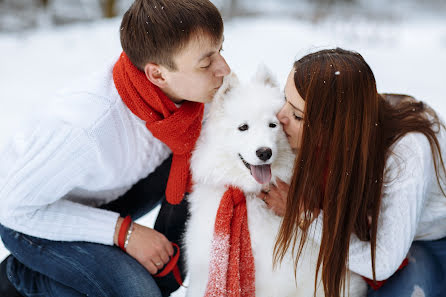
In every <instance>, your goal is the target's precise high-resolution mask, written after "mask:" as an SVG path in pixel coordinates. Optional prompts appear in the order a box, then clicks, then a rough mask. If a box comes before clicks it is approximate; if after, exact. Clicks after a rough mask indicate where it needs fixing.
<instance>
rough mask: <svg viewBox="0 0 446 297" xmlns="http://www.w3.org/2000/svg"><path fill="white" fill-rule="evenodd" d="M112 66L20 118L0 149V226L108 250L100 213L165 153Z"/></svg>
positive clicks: (106, 224) (110, 222)
mask: <svg viewBox="0 0 446 297" xmlns="http://www.w3.org/2000/svg"><path fill="white" fill-rule="evenodd" d="M112 68H113V65H111V66H110V67H109V69H107V71H104V72H103V73H98V74H94V75H92V76H91V77H88V78H86V79H84V80H83V81H81V82H79V85H78V86H76V87H73V88H72V90H71V91H65V92H63V93H62V94H60V95H59V96H57V97H56V98H55V99H51V100H42V101H41V102H39V105H40V106H41V107H42V108H40V109H39V110H41V111H35V112H34V113H33V114H32V115H31V116H28V117H24V118H23V123H22V124H21V125H20V127H14V128H13V127H11V129H14V130H15V132H14V136H13V137H12V138H10V139H9V140H8V142H6V144H5V145H3V146H2V147H0V224H2V225H4V226H6V227H8V228H11V229H14V230H16V231H19V232H22V233H25V234H28V235H31V236H35V237H40V238H46V239H50V240H61V241H88V242H96V243H102V244H107V245H112V244H113V234H114V231H115V225H116V221H117V218H118V216H119V214H118V213H114V212H110V211H107V210H102V209H99V208H97V206H99V205H101V204H104V203H107V202H109V201H112V200H114V199H116V198H118V197H119V196H120V195H122V194H124V193H125V192H126V191H127V190H128V189H129V188H130V187H131V186H132V185H133V184H135V183H136V182H137V181H138V180H140V179H141V178H144V177H146V176H147V175H148V174H149V173H151V172H153V171H154V170H155V169H156V167H158V166H159V165H160V164H161V163H162V162H163V161H164V160H165V159H166V158H167V157H168V156H169V154H170V150H169V148H168V147H167V146H166V145H164V144H163V143H162V142H161V141H159V140H158V139H156V138H155V137H153V135H152V134H151V133H150V131H148V129H147V128H146V127H145V123H144V122H143V121H142V120H140V119H139V118H137V117H136V116H135V115H134V114H133V113H132V112H131V111H130V110H129V109H128V108H127V107H126V105H125V104H124V103H123V101H122V100H121V98H120V96H119V94H118V92H117V91H116V88H115V85H114V83H113V78H112Z"/></svg>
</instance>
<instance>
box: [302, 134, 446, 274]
mask: <svg viewBox="0 0 446 297" xmlns="http://www.w3.org/2000/svg"><path fill="white" fill-rule="evenodd" d="M437 136H438V138H439V142H440V146H441V147H442V154H443V158H445V157H446V151H445V148H446V139H445V132H444V131H443V130H441V133H439V134H438V135H437ZM391 150H392V152H393V154H391V155H390V157H389V158H388V160H387V163H386V171H385V179H384V184H383V185H384V186H383V196H382V203H381V209H380V216H379V219H378V233H377V243H376V264H375V265H376V267H375V268H376V279H377V280H384V279H387V278H389V277H390V276H391V275H392V274H393V273H395V271H396V270H397V269H398V267H399V266H400V264H401V263H402V261H403V260H404V258H405V257H406V256H407V253H408V251H409V248H410V247H411V245H412V242H413V241H414V240H435V239H440V238H443V237H445V236H446V197H445V196H443V194H442V193H441V190H440V187H439V186H438V183H437V179H436V175H435V169H434V163H433V160H432V153H431V148H430V145H429V141H428V140H427V138H426V137H425V136H424V135H423V134H421V133H409V134H407V135H405V136H404V137H403V138H401V139H400V140H399V141H398V142H396V143H395V144H394V145H393V147H392V148H391ZM445 161H446V160H445ZM440 172H441V171H440ZM445 188H446V187H445V186H444V185H443V189H445ZM322 216H323V213H321V214H320V216H319V217H318V219H317V220H315V221H314V222H313V224H312V228H314V229H312V230H311V231H310V232H313V231H314V239H316V241H317V242H319V243H320V242H321V234H322ZM348 261H349V263H348V264H349V269H350V270H352V271H353V272H356V273H358V274H359V275H362V276H365V277H367V278H369V279H372V278H373V276H372V264H371V263H372V261H371V252H370V242H365V241H361V240H359V238H358V237H357V236H356V235H354V234H353V235H352V237H351V240H350V251H349V259H348ZM409 265H410V264H409Z"/></svg>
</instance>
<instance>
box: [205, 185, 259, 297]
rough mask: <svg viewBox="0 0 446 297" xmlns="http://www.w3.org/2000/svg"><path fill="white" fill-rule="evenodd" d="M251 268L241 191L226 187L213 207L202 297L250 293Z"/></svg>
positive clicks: (252, 293) (234, 296)
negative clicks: (215, 211)
mask: <svg viewBox="0 0 446 297" xmlns="http://www.w3.org/2000/svg"><path fill="white" fill-rule="evenodd" d="M254 296H255V268H254V257H253V255H252V249H251V239H250V236H249V230H248V214H247V208H246V199H245V195H244V194H243V192H242V191H241V190H239V189H237V188H234V187H229V188H228V190H227V191H226V192H225V193H224V195H223V198H222V200H221V202H220V206H219V208H218V211H217V217H216V219H215V226H214V239H213V241H212V247H211V262H210V267H209V279H208V283H207V287H206V294H205V297H254Z"/></svg>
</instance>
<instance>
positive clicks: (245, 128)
mask: <svg viewBox="0 0 446 297" xmlns="http://www.w3.org/2000/svg"><path fill="white" fill-rule="evenodd" d="M238 129H239V130H240V131H246V130H248V129H249V126H248V124H243V125H241V126H239V127H238Z"/></svg>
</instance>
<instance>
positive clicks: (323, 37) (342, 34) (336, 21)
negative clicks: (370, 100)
mask: <svg viewBox="0 0 446 297" xmlns="http://www.w3.org/2000/svg"><path fill="white" fill-rule="evenodd" d="M119 23H120V21H119V20H118V19H115V20H109V21H99V22H95V23H90V24H80V25H71V26H67V27H58V28H56V29H45V30H39V31H28V32H26V33H14V34H12V33H9V34H8V33H3V34H0V65H1V67H0V86H1V87H0V89H1V93H0V145H2V143H3V142H2V141H3V140H4V139H5V138H7V136H8V135H10V134H11V133H14V123H17V122H19V121H20V120H21V119H23V114H24V112H25V111H27V112H30V111H32V110H33V107H35V106H38V104H39V100H40V98H44V97H45V96H51V94H52V93H53V92H54V91H55V90H57V89H59V88H60V87H61V86H63V85H66V84H69V83H70V82H71V81H73V80H76V79H77V78H79V77H82V76H84V75H86V74H87V73H90V72H93V71H95V70H97V69H100V68H102V67H104V66H105V65H107V64H108V63H109V62H110V61H112V60H114V59H115V58H116V57H117V56H118V55H119V53H120V45H119V37H118V32H119V30H118V28H119ZM335 46H340V47H344V48H347V49H353V50H356V51H358V52H360V53H361V54H362V55H363V56H364V58H365V59H366V60H367V61H368V62H369V64H370V66H371V67H372V69H373V71H374V73H375V76H376V79H377V84H378V89H379V91H380V92H399V93H407V94H410V95H413V96H415V97H416V98H418V99H421V100H423V101H425V102H427V103H429V104H430V105H431V106H433V107H434V108H436V109H437V110H438V111H439V113H440V114H441V115H442V116H443V117H445V116H446V100H445V95H444V94H445V85H446V78H445V75H444V69H446V18H435V19H434V20H430V19H429V18H427V17H419V18H411V19H407V20H405V21H404V20H399V21H397V22H394V21H390V20H370V19H369V20H366V19H363V18H360V17H357V18H355V17H353V18H349V19H348V20H347V19H344V18H341V17H339V16H338V17H336V16H333V17H328V18H327V19H325V21H323V22H318V23H312V22H309V21H303V20H296V19H291V18H289V19H288V18H240V19H234V20H232V21H230V22H227V23H226V28H225V44H224V52H223V54H224V56H225V57H226V59H227V61H228V63H229V64H230V66H231V67H232V68H233V70H234V71H235V72H237V73H238V74H239V76H240V77H241V78H242V79H249V78H250V77H251V76H252V74H253V73H254V71H255V69H256V67H257V65H258V64H259V63H260V62H263V63H265V64H266V65H267V66H268V67H269V68H270V69H271V70H272V71H273V73H275V74H276V76H277V78H278V81H279V82H280V83H281V85H282V86H283V84H284V82H285V78H286V76H287V74H288V71H289V70H290V68H291V65H292V63H293V61H294V59H295V58H299V57H301V56H302V55H305V54H306V53H309V52H311V51H314V50H318V49H321V48H327V47H335ZM6 123H7V124H6ZM5 124H6V125H5ZM154 215H155V213H152V214H151V216H149V217H145V218H143V222H144V223H145V224H147V225H150V224H152V222H153V217H154ZM6 255H7V252H6V251H5V249H4V248H3V247H2V246H1V243H0V260H2V259H3V258H4V257H6ZM176 296H183V293H178V294H176Z"/></svg>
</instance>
